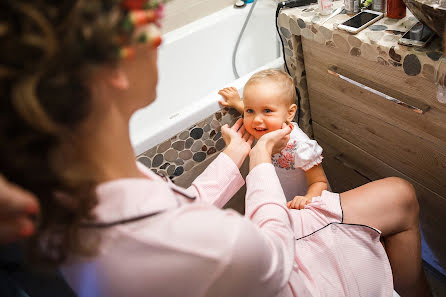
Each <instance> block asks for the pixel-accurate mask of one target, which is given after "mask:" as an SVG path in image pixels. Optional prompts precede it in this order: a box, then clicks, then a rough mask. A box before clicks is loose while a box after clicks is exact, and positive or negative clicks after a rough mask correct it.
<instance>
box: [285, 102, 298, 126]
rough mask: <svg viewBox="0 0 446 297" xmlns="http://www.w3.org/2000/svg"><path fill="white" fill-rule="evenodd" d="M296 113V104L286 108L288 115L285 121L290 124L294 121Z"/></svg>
mask: <svg viewBox="0 0 446 297" xmlns="http://www.w3.org/2000/svg"><path fill="white" fill-rule="evenodd" d="M296 111H297V105H296V104H291V105H290V107H288V115H287V118H286V119H287V121H288V122H292V121H293V119H294V116H295V115H296Z"/></svg>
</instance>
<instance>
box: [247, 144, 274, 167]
mask: <svg viewBox="0 0 446 297" xmlns="http://www.w3.org/2000/svg"><path fill="white" fill-rule="evenodd" d="M262 163H271V152H268V150H267V149H266V148H264V147H254V148H253V149H252V150H251V152H250V153H249V171H251V170H252V169H254V167H256V166H257V165H259V164H262Z"/></svg>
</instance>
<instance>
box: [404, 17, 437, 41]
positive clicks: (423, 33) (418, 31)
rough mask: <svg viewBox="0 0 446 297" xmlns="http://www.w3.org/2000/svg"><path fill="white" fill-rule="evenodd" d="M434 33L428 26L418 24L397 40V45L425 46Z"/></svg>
mask: <svg viewBox="0 0 446 297" xmlns="http://www.w3.org/2000/svg"><path fill="white" fill-rule="evenodd" d="M434 35H435V33H434V32H433V31H432V30H431V29H429V27H428V26H425V25H423V23H421V22H418V23H416V24H415V25H413V26H412V27H411V28H410V29H409V31H407V32H406V33H404V35H403V36H402V37H401V38H400V39H399V40H398V43H399V44H403V45H408V46H421V47H422V46H425V45H426V44H427V43H428V42H429V41H430V40H431V39H432V37H434Z"/></svg>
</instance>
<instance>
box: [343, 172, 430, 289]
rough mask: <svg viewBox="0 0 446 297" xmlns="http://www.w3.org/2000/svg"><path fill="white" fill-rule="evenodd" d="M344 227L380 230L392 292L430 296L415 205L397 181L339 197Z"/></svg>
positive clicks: (373, 184) (405, 184)
mask: <svg viewBox="0 0 446 297" xmlns="http://www.w3.org/2000/svg"><path fill="white" fill-rule="evenodd" d="M341 202H342V208H343V211H344V223H352V224H364V225H368V226H371V227H374V228H377V229H379V230H381V232H382V236H383V238H384V246H385V249H386V252H387V256H388V257H389V260H390V265H391V267H392V273H393V283H394V286H395V290H396V291H397V292H398V293H399V294H400V295H401V296H402V297H406V296H417V297H421V296H431V292H430V289H429V285H428V283H427V281H426V277H425V275H424V271H423V269H422V267H421V240H420V230H419V225H418V223H419V221H418V201H417V198H416V194H415V190H414V188H413V187H412V185H411V184H410V183H409V182H407V181H405V180H403V179H400V178H396V177H390V178H385V179H382V180H378V181H374V182H371V183H368V184H366V185H363V186H361V187H358V188H356V189H353V190H350V191H347V192H345V193H342V194H341Z"/></svg>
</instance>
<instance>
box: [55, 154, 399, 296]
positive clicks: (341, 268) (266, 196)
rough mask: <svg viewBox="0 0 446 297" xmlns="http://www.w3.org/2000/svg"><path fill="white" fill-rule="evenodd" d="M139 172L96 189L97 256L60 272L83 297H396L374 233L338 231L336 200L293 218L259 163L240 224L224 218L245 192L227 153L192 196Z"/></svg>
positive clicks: (92, 232)
mask: <svg viewBox="0 0 446 297" xmlns="http://www.w3.org/2000/svg"><path fill="white" fill-rule="evenodd" d="M140 169H141V171H142V172H143V173H144V174H145V175H146V177H147V178H129V179H120V180H116V181H111V182H107V183H103V184H101V185H99V186H98V187H97V194H98V199H99V204H98V206H97V207H96V208H95V209H94V213H95V214H96V216H97V219H96V221H95V224H93V225H90V226H87V227H85V228H83V230H84V231H83V232H84V234H83V235H84V236H83V238H85V240H87V241H91V242H92V243H95V242H99V243H100V244H99V245H98V250H97V253H96V254H95V255H94V256H92V257H82V258H81V257H77V256H73V257H71V259H70V260H69V261H68V262H67V263H66V264H65V265H64V266H63V267H61V271H62V274H63V275H64V278H65V279H66V280H67V282H68V284H69V285H70V286H71V287H72V288H73V289H74V291H75V292H76V293H77V294H78V296H79V297H94V296H106V297H115V296H131V297H139V296H153V297H202V296H203V297H204V296H207V297H211V296H212V297H214V296H222V297H226V296H227V297H250V296H252V297H262V296H265V297H274V296H283V297H290V296H330V297H333V296H355V297H356V296H392V295H391V294H392V276H391V272H390V267H389V265H388V261H387V258H386V256H385V252H384V250H383V248H382V246H381V244H380V243H379V231H377V230H372V229H371V228H369V227H366V226H356V225H351V226H344V225H343V224H342V217H341V209H340V203H339V200H337V198H338V195H337V194H333V193H329V192H324V193H326V194H325V195H322V196H321V197H320V199H319V198H318V199H316V198H315V199H313V200H314V202H313V203H311V204H309V205H307V206H308V208H306V209H304V211H297V210H291V211H290V210H289V209H287V208H286V205H285V203H286V200H285V196H284V194H283V191H282V189H281V186H280V182H279V180H278V178H277V175H276V173H275V169H274V167H273V165H272V164H269V163H264V164H260V165H258V166H256V167H255V168H254V169H253V170H252V171H251V172H250V173H249V175H248V176H247V178H246V184H247V193H246V208H245V209H246V214H245V216H244V217H243V216H241V215H240V214H238V213H237V212H235V211H233V210H221V209H220V208H221V207H222V206H223V205H224V204H225V203H226V202H227V201H228V200H229V199H230V198H231V197H232V196H233V195H234V194H235V193H236V192H237V190H238V189H239V188H240V187H241V186H242V185H243V184H244V181H243V179H242V177H241V175H240V173H239V170H238V168H237V166H236V165H235V164H234V163H233V162H232V160H231V159H230V158H229V157H228V156H227V155H225V154H224V153H221V154H220V155H219V156H218V157H217V158H216V160H214V162H212V163H211V164H210V165H209V166H208V168H207V169H206V170H205V171H204V172H203V173H202V174H201V175H200V176H199V177H198V178H197V179H196V180H195V181H194V182H193V184H192V186H191V187H189V188H188V189H182V188H179V187H177V186H175V185H174V184H172V183H168V182H166V181H164V180H163V178H161V177H160V176H158V175H156V174H154V173H153V172H151V171H150V170H148V169H147V168H145V167H144V166H142V165H140ZM331 226H334V227H331ZM344 227H345V228H344ZM350 227H351V228H350ZM344 251H346V252H347V254H346V253H345V252H344ZM348 255H350V256H348ZM358 261H359V262H358ZM357 275H359V277H356V276H357Z"/></svg>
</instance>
